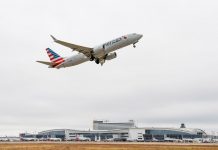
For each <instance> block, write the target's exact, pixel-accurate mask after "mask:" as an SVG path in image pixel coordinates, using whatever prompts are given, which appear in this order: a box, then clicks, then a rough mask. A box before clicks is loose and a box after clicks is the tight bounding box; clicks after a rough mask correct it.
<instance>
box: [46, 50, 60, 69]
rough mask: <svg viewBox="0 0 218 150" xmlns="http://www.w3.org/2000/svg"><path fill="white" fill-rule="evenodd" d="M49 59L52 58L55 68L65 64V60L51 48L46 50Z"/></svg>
mask: <svg viewBox="0 0 218 150" xmlns="http://www.w3.org/2000/svg"><path fill="white" fill-rule="evenodd" d="M46 51H47V54H48V57H49V58H50V60H51V62H53V63H54V65H53V67H55V66H58V65H59V64H61V63H63V62H64V58H62V57H61V56H60V55H58V54H57V53H55V52H54V51H53V50H51V49H50V48H46Z"/></svg>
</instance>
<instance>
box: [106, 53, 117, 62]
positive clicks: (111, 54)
mask: <svg viewBox="0 0 218 150" xmlns="http://www.w3.org/2000/svg"><path fill="white" fill-rule="evenodd" d="M116 57H117V53H115V52H114V53H109V54H108V55H107V57H106V58H105V59H106V60H111V59H114V58H116Z"/></svg>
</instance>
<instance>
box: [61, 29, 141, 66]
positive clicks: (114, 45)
mask: <svg viewBox="0 0 218 150" xmlns="http://www.w3.org/2000/svg"><path fill="white" fill-rule="evenodd" d="M141 38H142V35H141V34H136V33H133V34H128V35H125V36H122V37H119V38H116V39H114V40H112V41H109V42H106V43H104V44H101V45H99V46H96V47H94V48H93V51H94V53H93V55H94V57H95V58H99V59H100V58H102V57H104V56H105V55H107V54H109V53H111V52H113V51H116V50H118V49H120V48H123V47H125V46H128V45H131V44H135V43H137V42H138V41H139V39H141ZM64 59H65V61H64V62H63V63H62V64H61V65H59V66H58V68H63V67H71V66H75V65H78V64H81V63H84V62H86V61H89V60H90V58H88V57H86V56H85V55H84V54H82V53H78V54H77V55H73V56H70V57H66V58H64Z"/></svg>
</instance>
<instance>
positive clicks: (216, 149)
mask: <svg viewBox="0 0 218 150" xmlns="http://www.w3.org/2000/svg"><path fill="white" fill-rule="evenodd" d="M11 149H13V150H23V149H24V150H51V149H52V150H145V149H146V150H166V149H167V150H175V149H176V150H218V144H211V143H202V144H189V143H121V142H116V143H115V142H110V143H105V142H13V143H0V150H11Z"/></svg>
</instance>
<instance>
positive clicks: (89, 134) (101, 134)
mask: <svg viewBox="0 0 218 150" xmlns="http://www.w3.org/2000/svg"><path fill="white" fill-rule="evenodd" d="M24 136H25V135H24ZM35 137H36V138H60V139H62V140H67V141H70V140H76V139H84V140H87V139H88V140H89V141H105V140H109V139H113V140H114V141H141V142H142V141H166V139H169V140H171V139H178V140H179V139H181V140H182V139H196V138H206V137H207V134H206V133H205V132H204V131H203V130H201V129H192V128H186V127H185V125H184V124H182V125H181V127H180V128H155V127H136V126H135V123H134V121H133V120H130V121H128V122H108V121H99V120H94V121H93V130H72V129H53V130H46V131H42V132H39V133H38V134H37V135H35Z"/></svg>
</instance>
